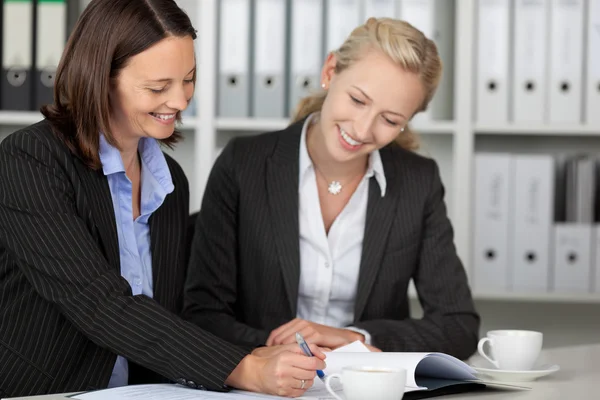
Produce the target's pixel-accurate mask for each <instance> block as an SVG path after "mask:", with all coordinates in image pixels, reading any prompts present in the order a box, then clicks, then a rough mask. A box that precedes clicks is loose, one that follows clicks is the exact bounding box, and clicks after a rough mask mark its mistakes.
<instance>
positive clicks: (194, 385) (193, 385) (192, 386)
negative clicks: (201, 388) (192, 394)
mask: <svg viewBox="0 0 600 400" xmlns="http://www.w3.org/2000/svg"><path fill="white" fill-rule="evenodd" d="M188 386H189V387H191V388H192V389H197V388H198V385H196V383H194V381H189V382H188Z"/></svg>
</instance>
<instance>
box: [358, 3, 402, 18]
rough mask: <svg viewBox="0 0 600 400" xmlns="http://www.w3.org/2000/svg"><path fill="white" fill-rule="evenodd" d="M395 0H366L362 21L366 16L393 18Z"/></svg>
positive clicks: (394, 15) (394, 14)
mask: <svg viewBox="0 0 600 400" xmlns="http://www.w3.org/2000/svg"><path fill="white" fill-rule="evenodd" d="M396 3H398V2H396V1H394V0H366V2H365V16H364V18H363V21H366V20H367V19H368V18H371V17H375V18H383V17H387V18H395V17H396Z"/></svg>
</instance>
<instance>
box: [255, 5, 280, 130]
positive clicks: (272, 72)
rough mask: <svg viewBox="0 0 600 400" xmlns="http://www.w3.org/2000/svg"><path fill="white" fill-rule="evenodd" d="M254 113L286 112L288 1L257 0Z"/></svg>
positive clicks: (269, 115)
mask: <svg viewBox="0 0 600 400" xmlns="http://www.w3.org/2000/svg"><path fill="white" fill-rule="evenodd" d="M254 6H255V9H254V54H253V63H254V76H253V82H252V86H251V89H250V90H251V92H252V107H251V109H252V112H251V114H252V115H253V116H255V117H259V118H283V117H284V115H285V82H284V79H285V38H286V36H287V34H286V29H285V28H286V1H285V0H255V1H254Z"/></svg>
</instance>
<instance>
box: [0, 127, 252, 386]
mask: <svg viewBox="0 0 600 400" xmlns="http://www.w3.org/2000/svg"><path fill="white" fill-rule="evenodd" d="M166 158H167V163H168V165H169V169H170V171H171V175H172V178H173V182H174V185H175V190H174V191H173V192H172V193H171V194H169V195H168V196H167V197H166V199H165V201H164V203H163V205H162V206H161V207H160V208H159V209H158V210H157V211H156V212H155V213H154V214H153V215H152V217H151V218H150V222H149V223H150V237H151V248H152V263H153V265H152V266H153V280H154V281H153V282H154V299H150V298H148V297H146V296H132V295H131V289H130V287H129V284H128V283H127V281H126V280H125V279H124V278H122V277H121V276H120V263H119V245H118V238H117V231H116V226H115V218H114V211H113V205H112V200H111V194H110V189H109V186H108V181H107V179H106V177H105V176H104V174H103V172H102V171H101V170H100V171H94V170H92V169H90V168H87V167H86V166H85V165H84V164H83V163H82V162H81V160H80V159H79V158H78V157H76V156H74V155H73V154H72V153H70V152H69V150H68V149H67V147H66V146H65V145H64V144H63V143H62V142H61V141H59V140H58V139H57V137H56V136H55V135H54V134H53V133H52V130H51V128H50V124H49V123H48V122H47V121H42V122H40V123H37V124H35V125H33V126H30V127H28V128H25V129H22V130H20V131H18V132H16V133H14V134H12V135H10V136H9V137H8V138H6V139H5V140H4V141H2V143H1V144H0V397H5V396H24V395H32V394H39V393H56V392H69V391H80V390H91V389H97V388H104V387H106V386H107V384H108V381H109V379H110V376H111V372H112V369H113V367H114V363H115V360H116V357H117V354H120V355H123V356H125V357H126V358H127V359H129V360H130V383H141V382H157V381H166V380H167V379H168V380H170V381H175V382H179V383H183V384H188V385H189V386H192V387H199V388H207V389H210V390H224V389H225V388H224V386H223V382H224V381H225V379H226V378H227V376H228V375H229V374H230V372H231V371H232V370H233V369H234V368H235V366H236V365H237V364H238V363H239V361H240V360H241V359H242V358H243V357H244V356H245V355H246V354H247V352H246V351H245V350H242V349H240V348H238V347H237V346H233V345H230V344H228V343H226V342H224V341H223V340H221V339H219V338H216V337H215V336H214V335H212V334H210V333H207V332H206V331H204V330H202V329H200V328H198V327H197V326H196V325H193V324H191V323H189V322H186V321H184V320H182V319H181V318H179V317H178V316H177V314H179V313H180V311H181V307H182V298H183V285H184V280H185V270H186V265H185V261H184V257H185V251H184V248H183V246H184V243H185V229H186V220H187V217H188V210H189V209H188V203H189V196H188V195H189V193H188V183H187V180H186V178H185V175H184V173H183V171H182V169H181V168H180V167H179V165H178V164H177V163H176V162H175V161H174V160H173V159H171V158H170V157H168V156H166ZM140 365H141V366H143V367H145V368H148V369H151V370H153V371H155V372H156V373H157V374H152V373H150V372H149V371H148V370H146V369H144V368H142V367H139V366H140ZM159 374H160V375H159ZM162 377H164V378H162ZM165 378H166V379H165Z"/></svg>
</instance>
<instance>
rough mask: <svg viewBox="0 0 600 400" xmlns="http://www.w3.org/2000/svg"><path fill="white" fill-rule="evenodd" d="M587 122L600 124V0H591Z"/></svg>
mask: <svg viewBox="0 0 600 400" xmlns="http://www.w3.org/2000/svg"><path fill="white" fill-rule="evenodd" d="M587 15H588V27H587V44H588V45H587V57H586V58H587V68H586V70H587V77H586V80H585V82H586V86H585V103H586V104H585V110H586V111H585V122H586V123H587V124H588V125H590V126H592V125H595V126H598V125H600V111H599V110H600V0H589V9H588V12H587Z"/></svg>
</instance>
